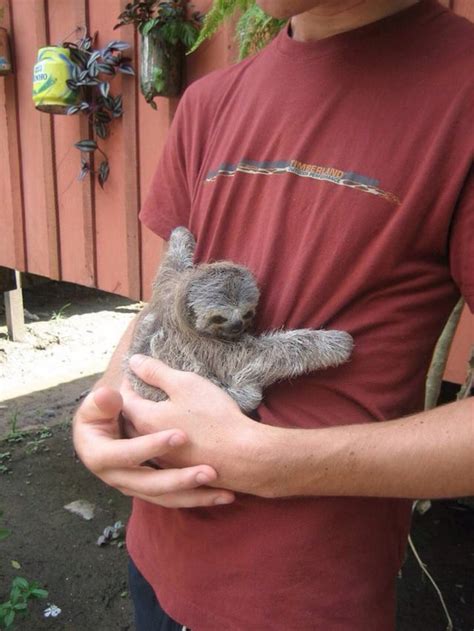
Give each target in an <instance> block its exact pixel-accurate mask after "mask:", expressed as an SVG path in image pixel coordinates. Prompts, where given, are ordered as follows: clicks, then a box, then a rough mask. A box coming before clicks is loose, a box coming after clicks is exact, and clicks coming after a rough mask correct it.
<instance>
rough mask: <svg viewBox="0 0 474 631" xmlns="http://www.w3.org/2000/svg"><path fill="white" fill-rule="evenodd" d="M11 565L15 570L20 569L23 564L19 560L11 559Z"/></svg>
mask: <svg viewBox="0 0 474 631" xmlns="http://www.w3.org/2000/svg"><path fill="white" fill-rule="evenodd" d="M11 565H12V567H13V568H14V569H15V570H19V569H20V568H21V565H20V564H19V563H18V561H15V560H12V561H11Z"/></svg>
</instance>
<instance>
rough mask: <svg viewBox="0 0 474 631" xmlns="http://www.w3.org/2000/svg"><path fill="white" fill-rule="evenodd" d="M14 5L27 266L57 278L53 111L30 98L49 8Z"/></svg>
mask: <svg viewBox="0 0 474 631" xmlns="http://www.w3.org/2000/svg"><path fill="white" fill-rule="evenodd" d="M11 9H12V19H13V28H14V32H15V62H16V68H17V86H18V113H19V120H20V122H21V124H20V146H21V158H22V161H21V168H22V177H23V191H24V211H25V234H26V243H27V269H28V270H31V271H32V272H34V273H36V274H40V275H43V276H48V277H50V278H58V277H59V240H58V231H57V205H56V184H55V174H54V162H53V129H52V121H51V116H50V115H49V114H43V113H40V112H37V111H36V110H35V108H34V106H33V102H32V99H31V89H32V81H31V75H32V68H33V65H34V63H35V60H36V54H37V50H38V48H40V47H42V46H45V45H47V44H48V43H49V42H48V37H47V22H46V6H45V3H44V2H43V1H42V0H15V2H14V3H12V5H11ZM25 16H28V19H25Z"/></svg>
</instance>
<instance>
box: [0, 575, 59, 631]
mask: <svg viewBox="0 0 474 631" xmlns="http://www.w3.org/2000/svg"><path fill="white" fill-rule="evenodd" d="M47 596H48V592H47V591H46V590H45V589H41V587H40V586H39V584H38V583H37V582H36V581H32V582H31V583H30V582H28V581H27V580H26V578H22V577H21V576H16V577H15V578H14V579H13V581H12V584H11V589H10V597H9V599H8V600H6V601H5V602H4V603H2V604H1V605H0V627H1V628H5V629H10V628H11V627H12V625H13V622H14V620H15V617H16V616H17V615H18V614H25V613H26V611H27V609H28V603H29V602H30V601H31V600H35V599H38V598H46V597H47Z"/></svg>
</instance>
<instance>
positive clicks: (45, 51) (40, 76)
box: [33, 46, 79, 114]
mask: <svg viewBox="0 0 474 631" xmlns="http://www.w3.org/2000/svg"><path fill="white" fill-rule="evenodd" d="M74 68H75V66H74V63H73V62H72V61H71V54H70V52H69V50H68V49H67V48H63V47H62V46H47V47H46V48H40V49H39V51H38V58H37V61H36V64H35V67H34V70H33V103H34V104H35V107H36V109H38V110H40V111H41V112H47V113H48V114H67V112H68V109H69V108H70V107H71V106H72V105H76V104H77V103H78V102H79V91H78V90H75V89H72V88H71V87H70V84H69V82H70V81H71V80H72V79H73V78H74Z"/></svg>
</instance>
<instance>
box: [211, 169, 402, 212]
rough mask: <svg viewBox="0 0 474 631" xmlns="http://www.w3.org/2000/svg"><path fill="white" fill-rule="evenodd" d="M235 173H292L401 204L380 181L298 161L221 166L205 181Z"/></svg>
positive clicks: (230, 175)
mask: <svg viewBox="0 0 474 631" xmlns="http://www.w3.org/2000/svg"><path fill="white" fill-rule="evenodd" d="M236 173H250V174H253V175H276V174H280V173H292V174H294V175H297V176H298V177H308V178H312V179H314V180H323V181H324V182H332V183H333V184H337V185H339V186H347V187H349V188H356V189H358V190H359V191H362V192H364V193H370V194H371V195H378V196H380V197H383V198H384V199H386V200H387V201H388V202H390V203H391V204H394V205H398V204H400V198H399V197H397V196H396V195H394V194H393V193H390V192H388V191H385V190H383V189H381V188H380V187H379V180H375V179H373V178H369V177H366V176H365V175H360V174H359V173H354V172H353V171H341V169H335V168H333V167H324V166H319V165H316V164H306V163H304V162H300V161H299V160H275V161H260V160H246V159H243V160H240V162H237V163H236V164H225V163H224V164H221V165H220V166H219V167H218V168H217V169H213V170H211V171H209V172H208V174H207V175H206V177H205V181H206V182H215V180H216V179H217V178H218V177H233V176H234V175H235V174H236Z"/></svg>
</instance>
